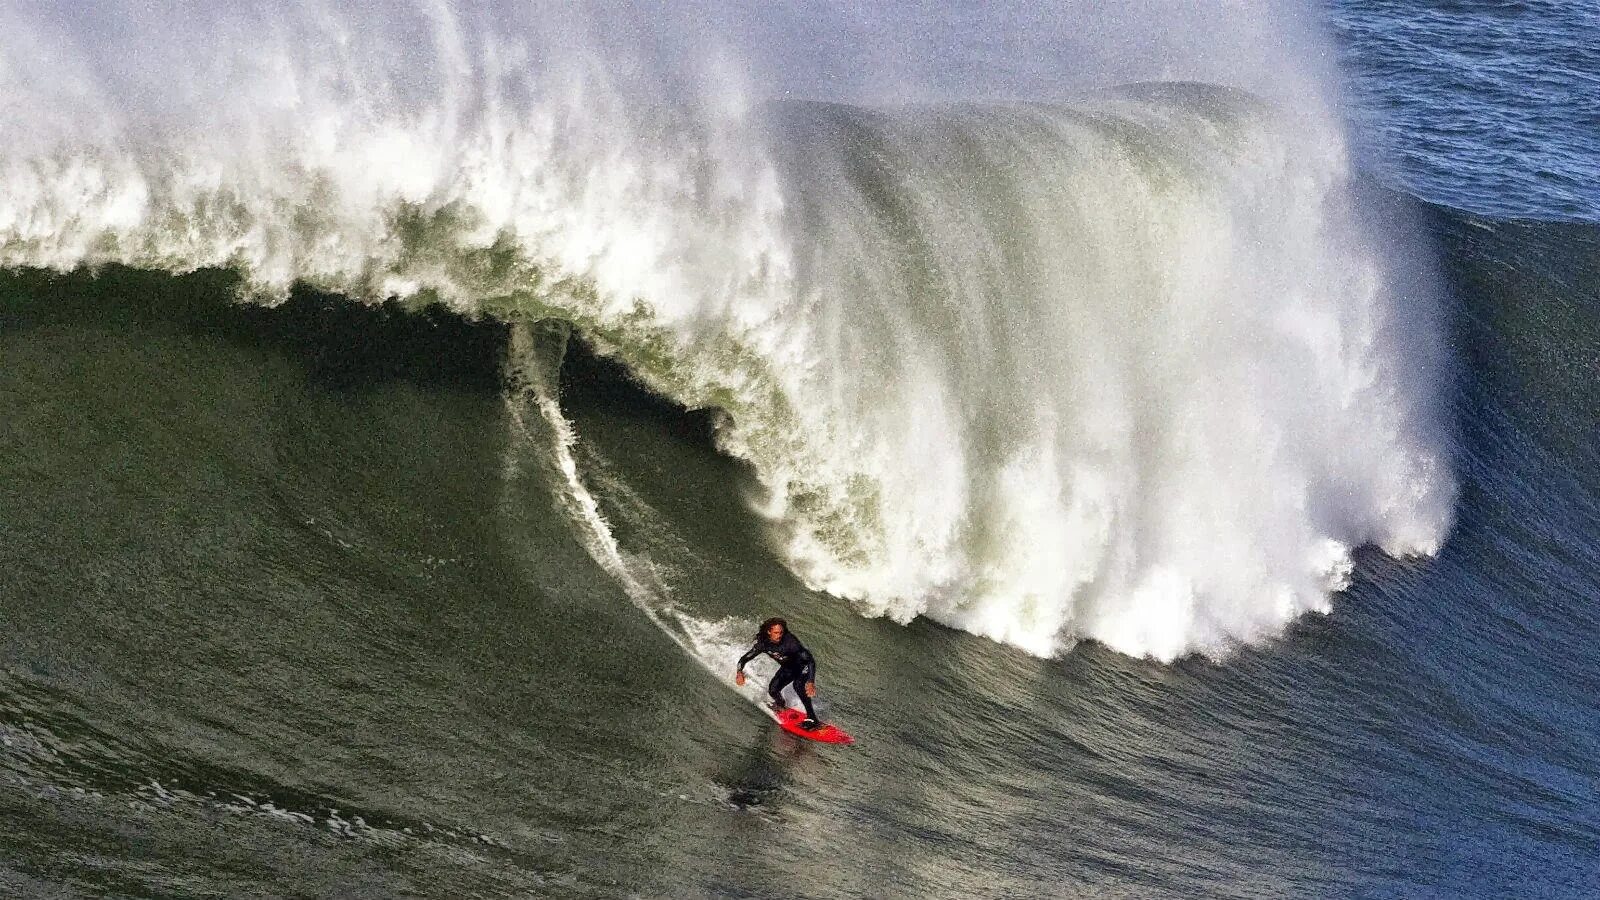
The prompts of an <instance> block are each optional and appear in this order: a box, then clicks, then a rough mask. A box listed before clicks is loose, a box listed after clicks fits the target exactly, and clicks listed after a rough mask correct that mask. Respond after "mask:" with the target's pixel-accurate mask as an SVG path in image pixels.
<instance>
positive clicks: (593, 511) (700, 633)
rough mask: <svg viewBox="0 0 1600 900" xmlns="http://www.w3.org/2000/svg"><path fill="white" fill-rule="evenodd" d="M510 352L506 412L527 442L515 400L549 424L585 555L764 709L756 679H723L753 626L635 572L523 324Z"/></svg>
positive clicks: (533, 440)
mask: <svg viewBox="0 0 1600 900" xmlns="http://www.w3.org/2000/svg"><path fill="white" fill-rule="evenodd" d="M508 352H509V353H510V354H512V360H511V365H512V367H513V371H514V372H515V373H516V375H517V376H518V378H517V381H518V382H520V384H521V385H522V389H521V390H517V389H511V390H508V391H507V394H506V407H507V409H508V410H509V411H510V414H511V422H512V425H513V427H514V428H515V429H516V430H517V432H518V433H519V435H520V436H521V437H522V438H523V440H524V441H526V442H527V443H528V444H529V445H531V446H539V444H540V441H539V440H538V437H537V436H536V435H535V434H534V433H533V429H531V428H529V427H528V422H527V419H526V418H525V417H524V413H523V409H524V406H523V404H522V403H521V402H519V399H531V400H532V401H533V404H534V406H536V407H537V408H538V411H539V415H540V418H542V419H543V420H544V423H545V424H546V425H547V426H549V428H550V435H551V437H552V440H551V441H550V445H551V449H552V450H553V451H554V453H555V463H556V468H557V469H558V470H560V472H561V477H562V479H563V481H564V484H563V488H564V490H563V491H562V493H561V500H562V504H563V505H564V506H565V507H566V509H567V513H568V515H570V516H571V517H572V521H573V523H574V524H576V525H577V526H578V530H579V534H580V535H581V543H582V544H583V547H584V549H585V550H587V551H588V553H589V556H590V557H591V558H592V559H594V561H595V562H596V563H598V564H599V565H600V567H601V568H602V569H604V570H605V571H606V572H607V573H608V574H610V575H611V577H613V578H615V579H616V580H617V582H618V583H619V584H620V585H621V586H622V589H623V591H624V592H625V593H626V594H627V595H628V599H630V600H632V601H633V605H634V606H636V607H638V608H639V610H640V611H641V612H643V613H644V614H645V616H646V617H648V618H649V619H650V621H651V622H652V623H653V624H654V625H655V626H656V627H657V628H660V629H661V631H662V632H663V633H664V634H666V636H667V637H668V638H670V639H671V640H672V642H673V643H674V644H677V645H678V646H679V647H680V648H682V649H683V651H684V652H685V653H687V654H688V655H689V656H690V658H692V659H694V660H695V661H696V662H698V663H699V664H700V665H701V666H702V667H703V668H705V670H706V671H707V672H710V673H711V674H713V675H715V676H717V680H718V681H720V682H722V683H723V684H726V685H727V686H728V687H729V688H731V689H733V690H734V691H736V692H738V693H739V694H741V695H742V696H744V697H745V699H747V700H749V701H750V702H751V703H752V704H755V705H756V706H757V707H759V708H761V709H762V710H763V711H766V707H765V705H764V704H763V703H762V697H763V696H764V695H763V692H762V690H761V689H760V687H759V686H758V685H757V679H750V680H748V681H746V683H745V686H744V687H742V688H740V687H736V686H734V685H733V684H731V683H730V682H729V681H728V680H727V678H726V672H727V670H728V669H729V668H730V667H731V666H732V665H733V661H734V660H735V659H737V657H738V655H739V654H740V653H741V652H743V650H744V649H745V644H744V643H743V642H742V641H740V640H739V639H738V638H736V637H734V634H735V632H736V631H738V632H744V631H748V630H751V629H752V628H753V625H747V624H745V623H736V622H733V621H726V622H723V623H720V624H718V623H712V622H707V621H704V620H702V619H697V618H695V617H693V616H690V615H688V614H687V613H684V612H683V611H681V610H679V609H677V608H676V607H675V606H674V605H673V603H672V601H671V600H669V599H668V598H667V597H665V596H664V595H663V592H662V590H661V589H659V588H656V587H652V586H651V585H649V584H646V583H645V581H644V580H643V579H641V578H640V577H639V576H638V575H637V574H635V572H634V570H633V568H632V567H631V566H629V564H628V560H627V558H626V557H625V556H624V555H623V552H622V548H621V546H619V545H618V544H617V539H616V536H615V535H613V534H612V532H611V526H610V525H609V524H608V523H607V522H606V519H605V516H604V515H603V514H602V513H601V512H600V505H599V503H598V502H596V501H595V499H594V495H593V494H591V493H590V492H589V489H588V487H587V486H585V485H584V483H583V478H582V476H580V475H579V474H578V463H577V459H576V457H575V456H574V455H573V447H574V446H575V445H576V444H577V440H578V436H577V432H576V431H574V430H573V427H572V423H571V422H569V421H568V420H567V417H566V416H565V415H563V414H562V412H561V403H560V401H559V400H558V399H557V396H556V391H555V390H554V389H553V388H552V387H551V385H550V383H549V379H548V378H546V376H545V370H544V366H543V365H542V363H543V360H541V359H540V358H539V356H538V354H539V351H538V350H537V348H536V345H535V342H534V340H533V338H532V336H531V335H529V334H528V330H527V326H524V325H517V326H513V328H512V337H511V345H510V347H509V349H508ZM769 716H770V713H769Z"/></svg>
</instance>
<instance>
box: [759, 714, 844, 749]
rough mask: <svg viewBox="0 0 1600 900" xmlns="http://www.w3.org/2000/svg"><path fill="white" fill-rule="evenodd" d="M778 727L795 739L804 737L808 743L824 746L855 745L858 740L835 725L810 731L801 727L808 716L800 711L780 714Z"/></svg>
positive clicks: (823, 726) (822, 726)
mask: <svg viewBox="0 0 1600 900" xmlns="http://www.w3.org/2000/svg"><path fill="white" fill-rule="evenodd" d="M777 715H778V727H779V728H782V729H783V730H784V731H787V732H789V733H790V734H792V735H794V736H795V737H803V738H805V739H806V740H808V741H820V742H821V743H824V744H854V743H855V742H856V739H855V738H853V737H851V736H850V735H848V734H845V733H844V732H843V731H840V730H839V728H838V727H837V726H834V725H821V726H818V727H816V728H813V729H812V730H810V731H807V730H805V729H804V728H801V727H800V723H801V722H803V721H805V718H806V714H805V713H803V712H801V711H800V710H798V709H786V710H783V711H782V712H780V713H778V714H777Z"/></svg>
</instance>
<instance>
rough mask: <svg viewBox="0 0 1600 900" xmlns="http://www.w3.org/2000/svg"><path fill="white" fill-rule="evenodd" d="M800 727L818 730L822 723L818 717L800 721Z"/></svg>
mask: <svg viewBox="0 0 1600 900" xmlns="http://www.w3.org/2000/svg"><path fill="white" fill-rule="evenodd" d="M800 727H801V728H804V729H805V730H807V731H816V730H817V729H818V728H821V727H822V723H821V722H818V721H817V720H816V719H807V720H805V721H804V722H801V723H800Z"/></svg>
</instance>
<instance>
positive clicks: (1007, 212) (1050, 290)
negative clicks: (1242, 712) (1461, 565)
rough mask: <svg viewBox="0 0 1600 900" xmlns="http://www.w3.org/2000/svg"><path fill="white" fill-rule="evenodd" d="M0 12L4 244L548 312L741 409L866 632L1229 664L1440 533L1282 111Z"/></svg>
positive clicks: (256, 282) (1377, 348)
mask: <svg viewBox="0 0 1600 900" xmlns="http://www.w3.org/2000/svg"><path fill="white" fill-rule="evenodd" d="M0 9H3V12H0V16H3V18H0V34H3V35H4V36H3V37H0V111H4V113H5V119H6V121H7V122H8V126H7V129H6V131H5V132H3V134H0V264H3V265H6V266H37V267H49V268H56V269H62V270H67V269H72V268H76V267H80V266H85V265H99V264H104V263H110V262H115V263H123V264H128V265H135V266H142V267H150V268H158V269H166V270H172V271H188V270H193V269H197V268H202V267H226V268H230V269H233V270H235V271H237V272H239V273H240V275H241V278H242V282H243V285H244V288H243V290H244V293H245V294H246V295H247V296H249V297H251V298H253V299H257V300H261V301H263V302H272V301H274V300H275V299H277V298H281V297H282V296H284V294H285V292H286V291H287V290H288V289H289V287H290V286H291V285H293V284H295V283H304V284H308V285H312V286H316V287H319V288H323V289H328V290H336V291H341V292H344V293H347V294H350V295H351V296H353V297H356V298H358V299H382V298H385V297H401V298H408V299H409V300H411V301H413V302H416V303H426V302H443V303H446V304H448V305H450V306H451V307H453V308H455V309H457V310H459V311H461V312H463V313H466V314H468V315H475V316H476V315H491V316H498V317H502V318H505V319H507V320H509V321H512V322H532V321H537V320H544V319H555V320H560V321H561V322H563V323H565V325H567V326H571V327H575V328H577V329H579V330H580V331H581V332H582V333H583V334H584V335H585V337H586V338H587V339H588V340H589V341H591V342H592V343H594V344H595V345H596V346H597V347H599V348H600V349H601V350H602V351H603V352H606V353H608V354H611V355H614V356H615V357H617V358H618V359H620V360H621V361H623V362H624V363H626V364H627V365H628V366H629V367H630V369H631V370H632V371H633V372H634V373H635V374H636V375H637V376H638V377H639V378H640V379H641V380H642V381H644V382H645V383H647V384H648V385H650V386H651V387H653V388H654V389H656V390H658V391H660V392H662V393H664V394H666V395H668V396H670V397H672V398H673V399H675V400H677V401H678V402H680V403H682V404H684V405H686V406H689V407H716V408H718V409H720V410H722V411H723V412H724V413H726V415H725V416H724V417H722V425H721V429H720V432H719V440H720V442H721V445H722V446H723V448H724V449H725V450H726V451H727V452H729V453H732V454H735V455H737V456H739V457H741V458H743V459H745V460H748V461H749V462H750V463H751V464H753V466H754V467H755V468H756V470H757V471H758V472H759V474H760V476H761V478H762V479H763V481H764V483H765V485H766V486H767V488H768V490H769V496H768V497H767V498H766V500H765V501H764V502H763V503H762V506H761V511H762V513H763V514H764V515H766V516H767V517H768V518H769V519H770V521H771V523H772V534H773V539H774V543H775V546H776V547H777V549H778V551H779V552H781V553H782V554H783V556H784V558H785V559H786V561H787V562H788V563H789V564H790V565H791V567H792V568H793V570H794V571H795V572H796V573H797V574H798V575H800V576H801V577H802V578H804V579H805V580H806V581H807V582H808V583H810V584H812V585H814V586H816V587H818V588H822V589H825V590H827V591H829V592H831V593H833V594H836V595H838V596H841V597H847V598H850V599H851V600H852V601H853V602H854V603H856V604H857V606H858V608H859V609H861V610H862V611H864V612H866V613H870V614H878V615H888V616H892V617H894V618H895V619H897V620H900V621H909V620H910V619H911V618H913V617H916V616H919V615H925V616H928V617H931V618H933V619H935V620H937V621H939V622H943V623H946V624H948V625H952V626H955V627H959V628H964V629H967V630H969V631H972V632H975V633H978V634H982V635H985V636H988V637H991V638H994V639H996V640H1000V641H1005V642H1008V643H1011V644H1014V645H1016V646H1019V647H1022V648H1024V649H1026V650H1028V651H1030V652H1034V653H1039V654H1050V653H1054V652H1057V651H1059V650H1061V649H1063V648H1064V647H1066V646H1069V645H1070V643H1071V642H1072V641H1074V640H1076V639H1080V638H1093V639H1096V640H1100V641H1103V642H1105V643H1106V644H1108V645H1110V646H1112V647H1114V648H1116V649H1118V650H1120V651H1123V652H1126V653H1130V654H1136V655H1148V656H1152V657H1156V658H1160V659H1171V658H1174V657H1176V656H1179V655H1181V654H1184V653H1187V652H1193V651H1201V652H1223V651H1226V650H1227V649H1228V648H1230V647H1233V646H1237V645H1238V644H1240V643H1245V642H1250V641H1253V640H1257V639H1260V638H1263V637H1266V636H1270V635H1272V634H1275V633H1277V632H1278V631H1279V630H1280V629H1281V628H1282V627H1283V626H1284V625H1285V624H1286V623H1287V622H1289V621H1291V620H1292V619H1294V618H1295V617H1296V616H1298V615H1300V614H1302V613H1304V612H1306V611H1311V610H1326V609H1327V608H1328V604H1329V595H1330V592H1332V591H1336V590H1337V589H1339V588H1340V587H1341V586H1342V584H1343V583H1344V580H1345V579H1346V577H1347V575H1348V573H1349V570H1350V554H1351V552H1352V550H1353V549H1354V548H1356V547H1358V546H1361V545H1364V544H1376V545H1378V546H1380V547H1382V548H1383V549H1384V550H1386V551H1388V552H1390V553H1395V554H1408V553H1429V552H1432V551H1434V550H1435V549H1436V548H1437V547H1438V545H1439V543H1440V542H1441V541H1442V540H1443V538H1444V535H1445V532H1446V530H1447V527H1448V520H1449V512H1450V506H1451V501H1452V493H1453V486H1452V481H1451V478H1450V475H1449V473H1448V471H1447V468H1446V465H1445V459H1444V455H1443V449H1442V446H1441V444H1440V442H1439V440H1440V439H1439V438H1438V436H1437V428H1436V423H1435V422H1434V421H1433V415H1434V409H1435V405H1436V402H1435V393H1436V387H1435V382H1436V380H1437V378H1438V370H1439V368H1440V361H1441V355H1440V349H1439V337H1438V334H1437V331H1438V329H1437V327H1436V326H1435V325H1434V323H1433V319H1432V315H1431V311H1430V308H1431V299H1430V296H1429V292H1428V291H1427V290H1426V286H1425V280H1424V279H1423V278H1421V277H1420V276H1419V275H1418V273H1417V272H1415V271H1413V270H1412V269H1411V268H1410V264H1409V263H1407V262H1406V261H1405V259H1404V257H1403V254H1401V253H1399V252H1397V250H1396V247H1395V245H1394V244H1392V243H1391V242H1390V240H1389V238H1387V237H1385V234H1386V231H1385V227H1384V224H1385V223H1380V222H1379V221H1377V219H1376V218H1375V217H1374V216H1373V215H1372V214H1371V213H1370V212H1369V211H1368V210H1366V209H1364V208H1363V206H1362V205H1361V204H1360V203H1358V202H1357V201H1356V199H1355V196H1354V193H1353V191H1352V185H1351V183H1350V182H1351V173H1350V168H1349V163H1348V160H1347V158H1346V155H1345V152H1344V142H1343V139H1342V136H1341V135H1340V133H1339V131H1338V129H1337V128H1335V127H1334V126H1332V125H1330V124H1329V123H1330V122H1331V121H1332V117H1331V116H1329V115H1328V114H1327V113H1326V110H1325V109H1324V108H1323V107H1321V106H1319V105H1317V104H1315V103H1304V102H1298V101H1299V100H1303V99H1304V98H1294V99H1291V98H1285V97H1271V98H1262V97H1259V96H1257V94H1252V93H1249V92H1246V91H1244V90H1240V89H1238V88H1237V87H1224V86H1219V85H1216V84H1202V83H1195V82H1172V81H1168V82H1164V83H1142V84H1136V85H1133V86H1125V87H1114V88H1105V87H1102V88H1096V89H1094V90H1074V92H1073V93H1071V94H1070V95H1068V94H1065V93H1060V92H1058V93H1057V94H1056V95H1053V96H1050V97H1048V98H1042V97H1038V96H1034V93H1036V88H1030V91H1032V92H1034V93H1029V94H1027V95H1023V96H1018V95H1016V94H1015V93H1013V94H1009V95H1001V96H1000V99H988V100H983V101H981V102H980V101H977V100H971V99H968V100H963V101H961V102H955V101H953V100H950V99H949V98H948V97H942V98H941V97H933V98H916V99H937V100H941V102H928V103H919V104H913V105H906V104H895V105H872V104H862V103H859V102H812V101H799V100H783V99H781V96H782V95H783V94H784V93H785V92H787V91H789V90H790V88H789V87H781V86H775V85H774V83H772V82H771V80H770V79H764V78H763V77H762V75H761V66H760V54H759V53H756V52H752V51H751V50H750V49H749V48H742V47H741V46H740V40H741V38H740V34H742V32H740V31H739V30H738V29H733V30H731V31H730V32H728V36H727V40H726V42H725V43H724V44H719V45H718V46H716V47H712V48H709V49H708V50H707V49H704V48H699V47H698V45H696V51H697V52H694V53H692V54H691V53H688V52H687V51H685V50H684V49H683V45H680V44H677V43H674V42H675V41H677V40H679V39H680V38H679V37H674V35H677V34H679V32H678V31H675V30H674V29H673V28H671V27H668V26H666V25H664V26H663V28H664V31H662V32H659V33H658V32H650V33H649V34H646V33H645V32H643V31H641V30H640V29H637V28H635V29H628V28H622V29H618V28H614V27H602V26H603V25H605V23H603V22H601V21H600V18H599V16H598V14H597V13H596V14H593V15H579V14H578V13H575V12H572V11H571V10H570V9H568V8H567V6H566V5H547V4H531V5H526V6H519V7H515V8H513V7H509V6H508V7H505V8H500V7H498V6H497V5H495V4H485V5H484V6H483V8H482V9H476V8H474V9H476V12H470V11H469V12H460V11H452V9H451V8H449V7H447V6H445V5H443V4H432V3H423V4H418V5H417V6H415V7H408V8H406V9H405V10H404V11H403V12H402V13H394V12H392V11H391V10H389V8H388V7H385V6H376V5H365V4H355V5H354V6H352V7H351V8H350V9H349V10H348V11H346V12H344V13H341V14H338V15H335V14H334V13H333V12H331V11H329V10H326V9H323V8H321V7H320V6H316V5H306V6H303V7H295V8H294V9H293V10H291V11H288V12H284V11H281V10H267V9H265V8H261V9H257V8H255V7H252V6H249V5H248V4H240V5H238V7H237V8H231V9H229V10H226V11H210V12H206V13H204V14H202V16H201V18H203V19H205V21H203V22H201V23H200V24H199V25H196V24H195V23H193V22H188V23H179V22H176V21H168V22H160V21H157V22H153V23H152V22H149V21H143V22H141V23H121V22H106V21H99V20H98V19H96V18H95V17H94V16H91V17H89V18H88V19H87V20H84V21H79V20H74V21H72V22H65V21H58V20H56V19H54V18H51V16H50V15H49V14H47V13H44V12H37V11H27V10H26V9H25V8H23V7H17V6H12V7H3V8H0ZM695 9H696V10H697V15H702V16H704V15H708V14H709V13H707V11H706V10H705V9H702V8H699V7H695ZM591 12H593V11H592V10H591ZM491 13H492V14H491ZM101 15H103V14H101ZM1230 15H1245V13H1242V12H1235V13H1230ZM697 21H698V20H697ZM634 24H636V25H637V24H639V23H634ZM680 24H681V23H680ZM691 24H692V23H691ZM1232 24H1237V23H1232ZM1258 24H1259V23H1258ZM668 25H670V23H668ZM688 27H689V26H684V28H688ZM695 27H697V28H698V27H699V26H698V25H696V26H695ZM680 30H681V29H680ZM695 33H697V34H698V33H700V32H699V31H696V32H695ZM1263 40H1265V38H1263ZM117 41H133V42H143V45H142V46H143V49H144V51H145V52H144V53H142V54H135V55H129V54H117V53H106V52H100V53H91V52H89V51H88V50H86V49H84V48H85V47H89V46H102V45H104V44H107V43H113V44H114V43H115V42H117ZM102 49H103V46H102ZM1040 52H1044V51H1042V50H1041V51H1040ZM169 57H170V58H171V59H182V60H183V61H184V62H185V66H184V67H181V68H178V67H164V66H163V65H161V64H159V63H152V62H150V60H159V59H165V58H169ZM239 60H243V62H240V61H239ZM1164 66H1165V69H1164V71H1170V69H1171V66H1170V65H1167V64H1164ZM180 72H181V73H182V74H179V73H180ZM1190 74H1193V75H1195V76H1196V77H1200V76H1205V77H1208V78H1211V79H1213V80H1219V81H1225V80H1227V79H1226V78H1224V77H1223V75H1221V74H1218V73H1214V72H1204V71H1199V70H1197V71H1195V72H1193V73H1190ZM1030 77H1031V81H1030V84H1032V83H1035V82H1038V81H1039V73H1038V72H1037V71H1031V72H1030ZM1258 80H1260V79H1256V80H1252V79H1247V78H1241V79H1236V80H1235V83H1237V84H1243V85H1245V86H1255V81H1258ZM908 90H909V91H910V92H911V93H912V94H913V95H914V94H915V92H914V90H911V89H908V88H904V87H903V86H902V88H900V89H898V90H897V92H896V94H897V96H898V95H901V94H905V93H906V92H907V91H908ZM991 93H993V92H991ZM774 95H776V97H775V96H774ZM1046 100H1048V102H1046ZM518 327H522V326H518ZM519 333H520V332H519ZM514 343H515V342H514ZM524 349H525V348H524ZM514 352H522V351H518V350H515V349H514ZM513 368H515V367H513ZM541 397H543V399H542V400H541V399H540V398H541ZM530 398H531V399H530ZM545 400H548V401H549V404H545V405H541V404H543V403H544V401H545ZM518 402H522V403H523V404H524V406H523V407H522V408H523V409H524V410H525V411H533V410H537V411H539V415H540V416H542V417H543V421H544V422H546V423H547V426H541V427H548V428H550V429H554V431H556V432H559V430H560V428H561V427H564V425H563V424H562V423H561V422H560V420H559V410H558V409H549V408H546V406H547V405H553V402H554V401H553V396H552V395H537V396H535V395H526V396H524V397H523V399H522V400H521V401H518ZM529 415H530V418H529V420H528V421H532V418H531V412H529ZM557 437H558V439H556V440H554V441H553V442H546V443H547V444H548V445H549V446H551V447H553V448H557V449H559V448H560V447H561V446H565V445H564V444H563V440H564V439H560V438H559V435H557ZM553 452H554V451H553ZM567 461H568V462H570V461H571V458H570V454H569V456H568V457H567ZM573 478H574V480H573V481H572V484H573V485H575V486H576V487H575V489H574V490H575V491H577V489H578V488H581V479H577V478H576V475H575V474H574V475H573ZM573 496H574V497H578V496H579V495H578V493H576V492H575V493H574V495H573ZM574 502H578V503H580V505H581V498H579V499H578V500H575V501H574ZM573 514H574V521H575V522H580V523H581V522H584V521H587V520H586V519H585V518H584V511H583V509H581V508H579V507H574V511H573ZM591 524H592V525H593V526H594V528H595V529H597V530H596V531H595V534H594V535H591V537H593V538H594V539H595V540H599V541H600V544H596V545H594V546H599V547H601V550H603V551H605V552H603V553H601V556H604V555H605V553H609V552H611V551H612V550H616V548H614V547H612V548H610V550H607V549H606V547H605V546H602V545H604V543H605V541H604V538H605V537H606V536H605V535H603V534H602V533H601V532H603V531H604V523H603V521H600V520H598V519H595V521H594V522H592V523H591ZM617 552H618V553H620V551H617ZM597 558H599V557H597ZM617 558H618V559H621V556H620V555H619V556H617ZM624 574H626V573H624ZM663 627H667V626H663ZM679 637H683V638H684V639H685V640H688V639H689V637H688V636H686V635H679ZM719 652H720V651H719Z"/></svg>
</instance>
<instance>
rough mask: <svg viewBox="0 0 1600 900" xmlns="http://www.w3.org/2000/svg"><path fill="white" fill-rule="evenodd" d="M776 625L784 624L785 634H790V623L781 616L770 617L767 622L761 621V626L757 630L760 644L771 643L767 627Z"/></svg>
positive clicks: (757, 641)
mask: <svg viewBox="0 0 1600 900" xmlns="http://www.w3.org/2000/svg"><path fill="white" fill-rule="evenodd" d="M774 625H782V626H783V633H784V634H788V633H789V623H788V622H785V621H784V620H782V619H780V618H778V617H777V616H773V617H772V618H770V619H768V620H766V621H765V622H762V623H761V628H760V629H759V630H757V631H756V643H758V644H766V643H770V642H769V641H768V640H767V629H769V628H771V627H772V626H774Z"/></svg>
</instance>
